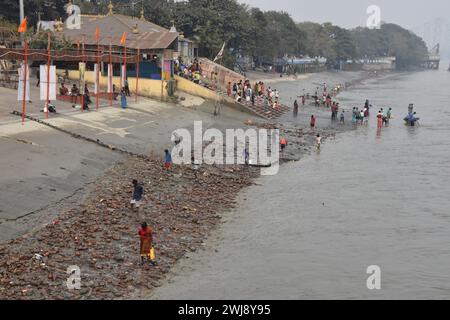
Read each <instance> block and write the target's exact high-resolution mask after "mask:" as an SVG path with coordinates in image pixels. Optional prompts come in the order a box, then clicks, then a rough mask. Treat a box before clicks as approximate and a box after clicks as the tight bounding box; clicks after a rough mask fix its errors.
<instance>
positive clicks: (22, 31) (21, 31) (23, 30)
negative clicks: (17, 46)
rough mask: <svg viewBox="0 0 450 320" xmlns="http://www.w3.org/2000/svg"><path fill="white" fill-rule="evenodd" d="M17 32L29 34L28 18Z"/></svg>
mask: <svg viewBox="0 0 450 320" xmlns="http://www.w3.org/2000/svg"><path fill="white" fill-rule="evenodd" d="M17 32H19V33H25V32H27V17H25V19H23V20H22V22H21V23H20V25H19V29H17Z"/></svg>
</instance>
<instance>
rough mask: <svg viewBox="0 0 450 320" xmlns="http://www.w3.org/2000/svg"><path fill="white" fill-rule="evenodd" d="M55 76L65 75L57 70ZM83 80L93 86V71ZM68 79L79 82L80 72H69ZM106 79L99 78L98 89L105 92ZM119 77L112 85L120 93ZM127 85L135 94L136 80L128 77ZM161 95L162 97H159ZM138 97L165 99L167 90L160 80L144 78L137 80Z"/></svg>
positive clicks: (87, 72)
mask: <svg viewBox="0 0 450 320" xmlns="http://www.w3.org/2000/svg"><path fill="white" fill-rule="evenodd" d="M57 74H58V75H60V76H63V75H64V74H65V70H60V69H59V70H57ZM84 78H85V80H86V82H87V83H89V84H94V83H95V73H94V71H86V72H85V75H84ZM69 79H70V80H72V81H79V79H80V72H79V71H78V70H69ZM108 81H109V79H108V77H107V76H101V77H100V81H99V82H100V87H101V88H104V91H106V88H107V87H108ZM120 81H121V79H120V77H113V84H115V85H116V88H117V89H116V90H117V92H118V93H119V92H120ZM128 84H129V86H130V91H131V92H133V93H135V92H136V78H132V77H128ZM161 94H162V97H161ZM139 95H141V96H144V97H149V98H156V99H163V100H164V99H166V98H167V96H168V95H167V90H166V82H164V84H163V82H162V81H161V80H152V79H145V78H139Z"/></svg>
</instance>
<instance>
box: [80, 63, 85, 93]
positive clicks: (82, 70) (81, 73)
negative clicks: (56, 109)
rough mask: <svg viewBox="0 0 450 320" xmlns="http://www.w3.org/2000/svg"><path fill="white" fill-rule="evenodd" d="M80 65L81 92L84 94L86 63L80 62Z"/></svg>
mask: <svg viewBox="0 0 450 320" xmlns="http://www.w3.org/2000/svg"><path fill="white" fill-rule="evenodd" d="M78 67H79V70H80V94H84V85H85V84H86V81H85V79H84V75H85V72H86V63H84V62H80V63H79V65H78Z"/></svg>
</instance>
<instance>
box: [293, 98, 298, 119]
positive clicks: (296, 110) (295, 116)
mask: <svg viewBox="0 0 450 320" xmlns="http://www.w3.org/2000/svg"><path fill="white" fill-rule="evenodd" d="M297 117H298V102H297V100H295V101H294V118H297Z"/></svg>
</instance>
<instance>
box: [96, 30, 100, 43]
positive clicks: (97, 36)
mask: <svg viewBox="0 0 450 320" xmlns="http://www.w3.org/2000/svg"><path fill="white" fill-rule="evenodd" d="M95 40H97V41H99V40H100V29H99V27H97V28H95Z"/></svg>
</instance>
